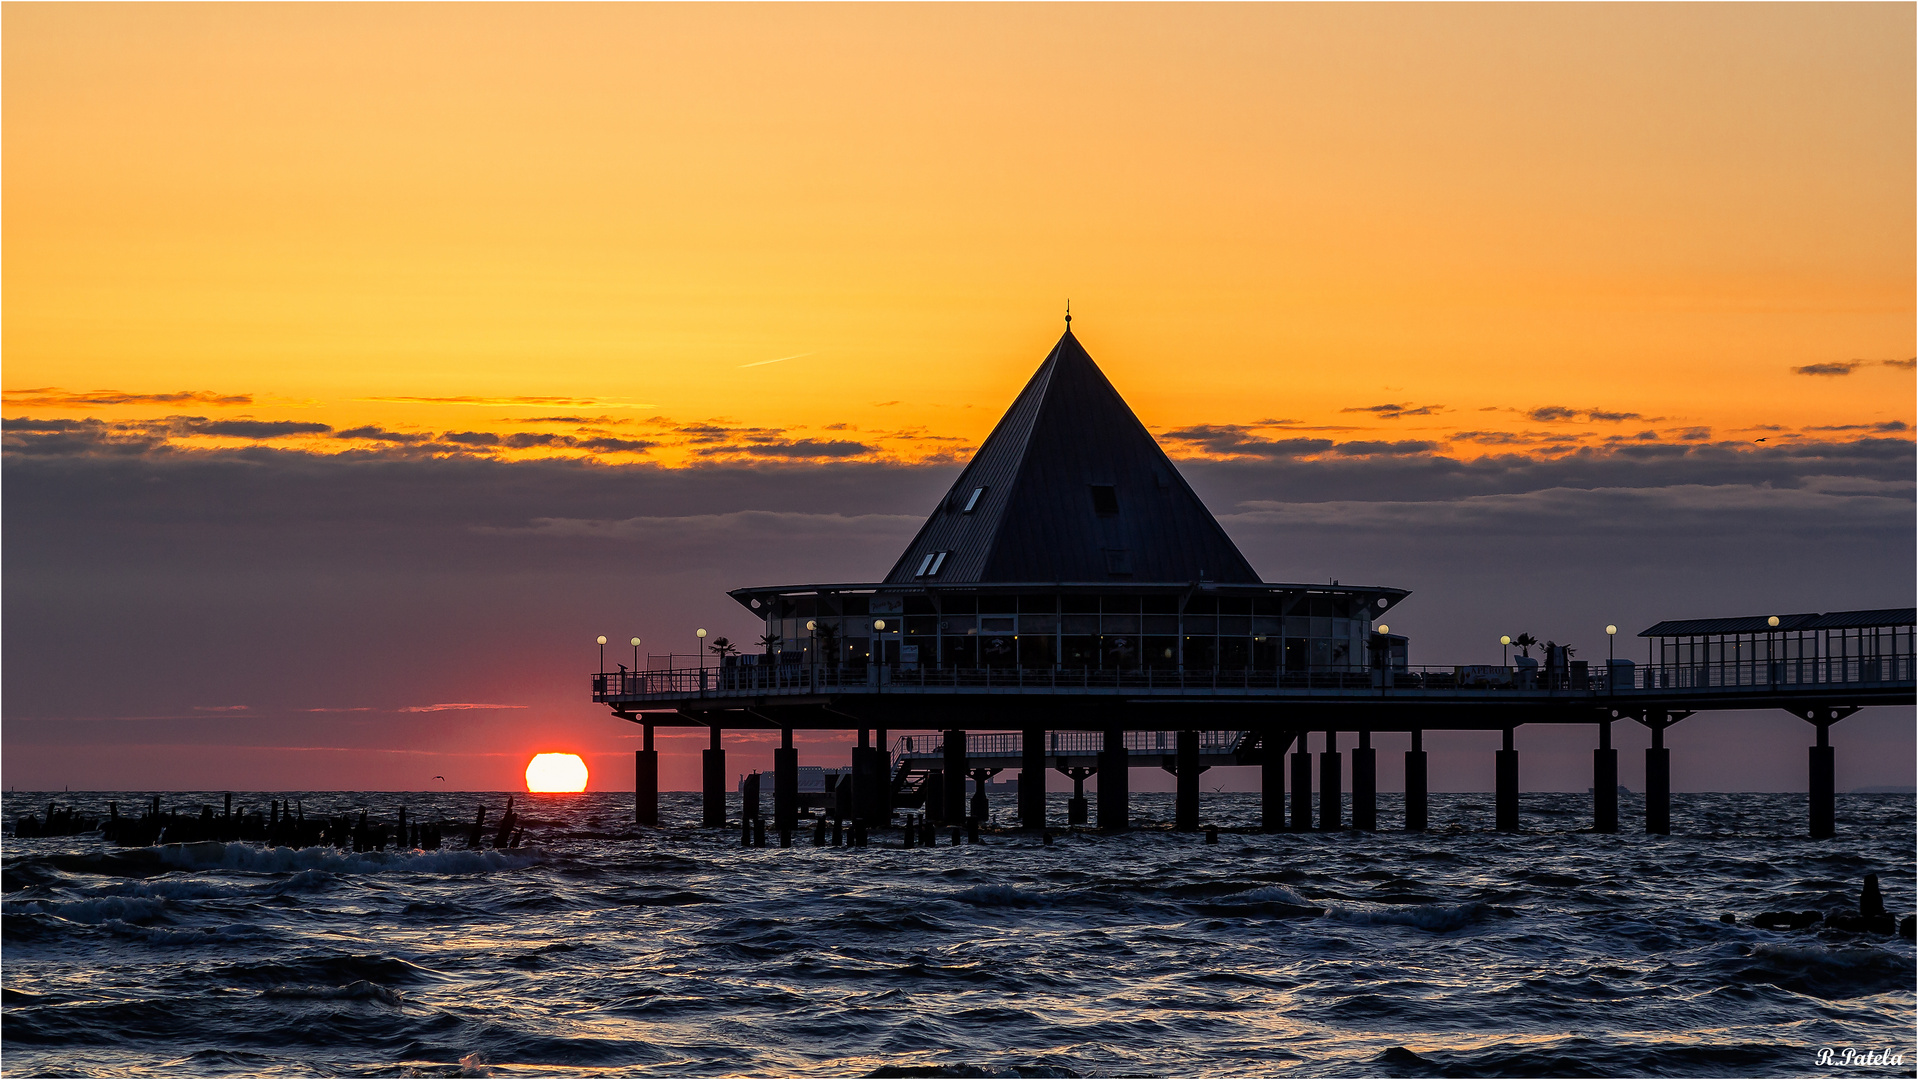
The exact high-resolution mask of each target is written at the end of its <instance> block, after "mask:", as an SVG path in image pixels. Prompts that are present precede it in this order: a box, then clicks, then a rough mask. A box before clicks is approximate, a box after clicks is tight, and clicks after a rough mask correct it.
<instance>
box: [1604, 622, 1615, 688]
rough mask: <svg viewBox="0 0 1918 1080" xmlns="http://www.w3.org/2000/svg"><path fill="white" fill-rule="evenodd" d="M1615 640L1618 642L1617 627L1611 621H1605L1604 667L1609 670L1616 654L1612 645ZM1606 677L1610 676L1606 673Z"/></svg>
mask: <svg viewBox="0 0 1918 1080" xmlns="http://www.w3.org/2000/svg"><path fill="white" fill-rule="evenodd" d="M1617 642H1618V627H1616V626H1613V625H1612V624H1611V623H1606V624H1605V667H1606V670H1607V671H1610V670H1611V665H1612V659H1613V657H1614V656H1615V655H1616V653H1615V651H1614V649H1613V646H1614V645H1615V644H1617ZM1607 677H1608V678H1609V677H1610V676H1609V675H1608V676H1607Z"/></svg>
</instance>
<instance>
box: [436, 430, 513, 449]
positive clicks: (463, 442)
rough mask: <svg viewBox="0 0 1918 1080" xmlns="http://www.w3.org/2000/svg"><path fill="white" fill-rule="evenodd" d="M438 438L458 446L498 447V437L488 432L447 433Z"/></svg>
mask: <svg viewBox="0 0 1918 1080" xmlns="http://www.w3.org/2000/svg"><path fill="white" fill-rule="evenodd" d="M440 438H441V439H442V440H443V441H445V442H450V443H457V444H458V445H460V446H498V445H499V444H500V439H499V436H498V435H496V434H494V433H493V432H490V431H449V432H447V433H446V434H444V435H441V436H440Z"/></svg>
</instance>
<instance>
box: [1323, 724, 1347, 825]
mask: <svg viewBox="0 0 1918 1080" xmlns="http://www.w3.org/2000/svg"><path fill="white" fill-rule="evenodd" d="M1344 766H1345V762H1344V756H1343V755H1342V754H1340V753H1339V733H1338V732H1336V731H1327V732H1326V733H1325V753H1323V754H1320V755H1319V828H1320V830H1322V831H1324V832H1333V831H1336V830H1338V829H1342V828H1344V827H1345V821H1344V818H1345V810H1344V807H1343V806H1341V805H1340V803H1341V802H1343V801H1344V799H1343V796H1344V792H1345V776H1344V772H1343V770H1344Z"/></svg>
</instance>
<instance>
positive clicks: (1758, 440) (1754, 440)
mask: <svg viewBox="0 0 1918 1080" xmlns="http://www.w3.org/2000/svg"><path fill="white" fill-rule="evenodd" d="M1769 438H1771V436H1769V435H1767V436H1765V439H1769ZM1765 439H1753V440H1752V441H1753V442H1764V441H1765Z"/></svg>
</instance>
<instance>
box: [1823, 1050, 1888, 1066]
mask: <svg viewBox="0 0 1918 1080" xmlns="http://www.w3.org/2000/svg"><path fill="white" fill-rule="evenodd" d="M1904 1063H1905V1055H1903V1054H1895V1053H1893V1052H1891V1051H1890V1050H1860V1049H1858V1048H1857V1047H1853V1046H1847V1047H1845V1048H1844V1049H1843V1050H1833V1049H1832V1048H1831V1047H1829V1046H1825V1047H1820V1048H1819V1050H1818V1064H1820V1065H1880V1066H1882V1065H1903V1064H1904Z"/></svg>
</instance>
